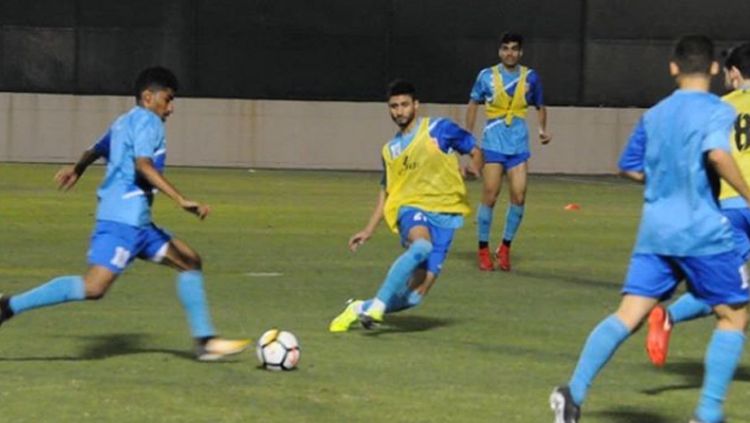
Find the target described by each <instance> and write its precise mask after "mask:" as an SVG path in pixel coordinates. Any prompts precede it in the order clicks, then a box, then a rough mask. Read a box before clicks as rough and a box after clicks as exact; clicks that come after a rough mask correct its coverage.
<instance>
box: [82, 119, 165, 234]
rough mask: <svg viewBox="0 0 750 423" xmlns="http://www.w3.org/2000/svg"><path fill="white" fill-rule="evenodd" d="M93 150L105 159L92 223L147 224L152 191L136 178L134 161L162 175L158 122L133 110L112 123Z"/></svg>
mask: <svg viewBox="0 0 750 423" xmlns="http://www.w3.org/2000/svg"><path fill="white" fill-rule="evenodd" d="M94 150H95V151H96V152H97V153H99V154H100V155H102V156H103V157H105V158H106V159H107V172H106V174H105V176H104V180H103V181H102V183H101V185H100V186H99V189H98V190H97V197H98V198H99V205H98V207H97V212H96V219H97V220H106V221H112V222H119V223H124V224H126V225H131V226H138V227H141V226H145V225H148V224H149V223H151V204H152V202H153V195H154V192H153V191H154V188H153V187H152V186H151V185H150V184H149V183H148V182H147V181H146V180H145V179H143V178H142V177H140V176H139V175H138V173H137V172H136V169H135V161H136V159H137V158H140V157H147V158H150V159H151V160H152V161H153V163H154V167H155V168H156V169H157V170H158V171H159V172H163V171H164V167H165V161H166V153H167V144H166V137H165V131H164V123H163V122H162V120H161V119H160V118H159V117H158V116H157V115H156V114H154V113H153V112H151V111H149V110H147V109H145V108H142V107H139V106H136V107H134V108H132V109H131V110H130V111H128V112H127V113H125V114H123V115H121V116H120V117H118V118H117V119H116V120H115V122H114V123H113V124H112V126H111V127H110V128H109V131H107V133H106V134H105V135H104V136H103V137H102V138H101V139H100V140H99V141H98V142H97V143H96V144H95V145H94Z"/></svg>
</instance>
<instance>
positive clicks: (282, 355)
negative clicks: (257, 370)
mask: <svg viewBox="0 0 750 423" xmlns="http://www.w3.org/2000/svg"><path fill="white" fill-rule="evenodd" d="M255 352H256V353H257V354H258V361H260V364H261V366H263V368H265V369H268V370H293V369H295V368H296V367H297V363H299V356H300V349H299V342H298V341H297V337H295V336H294V335H293V334H292V333H291V332H287V331H283V330H279V329H270V330H267V331H266V332H264V333H263V335H261V337H260V339H258V345H257V346H256V349H255Z"/></svg>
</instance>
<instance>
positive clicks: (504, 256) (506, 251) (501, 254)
mask: <svg viewBox="0 0 750 423" xmlns="http://www.w3.org/2000/svg"><path fill="white" fill-rule="evenodd" d="M495 255H496V256H497V265H498V267H499V268H500V270H502V271H503V272H510V247H508V246H506V245H505V244H500V246H499V247H497V250H496V251H495Z"/></svg>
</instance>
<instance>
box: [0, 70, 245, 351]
mask: <svg viewBox="0 0 750 423" xmlns="http://www.w3.org/2000/svg"><path fill="white" fill-rule="evenodd" d="M177 87H178V83H177V78H176V77H175V75H174V74H173V73H172V72H171V71H169V70H168V69H165V68H161V67H154V68H148V69H145V70H143V71H142V72H141V73H140V75H139V76H138V78H137V79H136V81H135V97H136V106H135V107H133V108H132V109H130V111H128V112H127V113H125V114H123V115H121V116H120V117H118V118H117V119H116V120H115V121H114V123H112V126H110V128H109V130H108V131H107V133H106V134H105V135H104V136H103V137H102V139H101V140H99V142H97V143H96V144H95V145H94V146H93V147H91V148H90V149H88V150H86V151H85V152H84V153H83V155H82V156H81V158H80V159H79V160H78V162H77V163H76V164H75V165H73V166H67V167H65V168H63V169H61V170H60V171H59V172H58V173H57V175H55V179H56V180H57V182H58V184H59V186H60V188H64V189H66V190H67V189H70V188H71V187H72V186H73V185H75V183H76V182H77V181H78V179H79V178H80V177H81V175H82V174H83V173H84V171H85V170H86V168H87V167H88V166H89V165H90V164H91V163H93V162H95V161H96V160H97V159H98V158H100V157H103V158H105V159H106V160H107V173H106V175H105V177H104V181H103V182H102V183H101V185H100V186H99V190H98V191H97V196H98V198H99V204H98V207H97V212H96V226H95V227H94V231H93V234H92V235H91V244H90V248H89V253H88V262H89V268H88V270H87V271H86V273H85V274H84V275H82V276H79V275H76V276H60V277H57V278H54V279H52V280H50V281H49V282H47V283H46V284H43V285H41V286H38V287H36V288H34V289H32V290H30V291H26V292H23V293H20V294H15V295H12V296H8V295H2V296H0V323H3V322H5V321H7V320H8V319H10V318H11V317H13V316H17V315H19V314H21V313H25V312H27V311H29V310H33V309H36V308H41V307H49V306H53V305H56V304H61V303H67V302H72V301H83V300H98V299H100V298H102V297H103V296H104V294H105V293H106V292H107V290H108V289H109V287H110V286H112V284H113V283H114V282H115V280H117V278H118V277H119V275H120V274H121V273H122V272H123V271H124V270H125V268H126V267H127V266H128V265H129V264H130V263H131V262H132V261H133V260H134V259H135V258H136V257H137V258H140V259H143V260H149V261H153V262H156V263H160V264H163V265H167V266H170V267H172V268H174V269H176V270H177V272H178V274H177V295H178V297H179V299H180V302H181V303H182V306H183V308H184V309H185V312H186V314H187V319H188V324H189V326H190V330H191V333H192V336H193V338H194V340H195V351H196V358H197V359H198V360H201V361H213V360H219V359H222V358H224V357H227V356H229V355H232V354H237V353H239V352H241V351H243V350H245V349H246V348H247V347H248V346H249V344H250V341H249V340H228V339H223V338H219V337H218V336H217V335H216V330H215V329H214V326H213V324H212V322H211V317H210V314H209V310H208V302H207V300H206V294H205V291H204V288H203V272H202V270H201V265H202V263H201V258H200V256H199V255H198V253H197V252H196V251H195V250H193V249H192V248H191V247H190V246H189V245H188V244H186V243H185V242H183V241H180V240H178V239H176V238H173V237H172V236H171V235H170V234H169V233H167V232H166V231H164V230H162V229H161V228H159V227H157V226H156V225H154V223H153V222H152V220H151V205H152V203H153V199H154V192H155V191H156V190H158V191H161V192H162V193H164V194H165V195H167V196H168V197H169V198H171V199H172V200H174V201H175V202H176V203H177V204H179V206H180V207H182V208H183V209H184V210H185V211H187V212H189V213H192V214H195V215H196V216H198V218H200V219H201V220H203V219H205V218H206V216H208V214H209V212H210V208H209V206H207V205H205V204H201V203H198V202H196V201H191V200H189V199H187V198H185V197H184V196H183V195H182V194H180V192H179V191H177V189H176V188H175V187H174V186H173V185H172V184H171V183H170V182H169V181H168V180H167V179H166V178H165V177H164V176H163V174H162V173H163V172H164V166H165V158H166V152H167V150H166V139H165V133H164V122H165V121H166V120H167V118H168V117H169V115H171V114H172V112H173V111H174V104H173V100H174V96H175V93H176V91H177Z"/></svg>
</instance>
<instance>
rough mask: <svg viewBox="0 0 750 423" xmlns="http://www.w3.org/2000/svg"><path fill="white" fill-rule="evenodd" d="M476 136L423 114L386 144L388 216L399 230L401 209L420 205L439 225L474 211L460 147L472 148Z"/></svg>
mask: <svg viewBox="0 0 750 423" xmlns="http://www.w3.org/2000/svg"><path fill="white" fill-rule="evenodd" d="M475 144H476V143H475V140H474V137H473V136H472V135H471V134H470V133H469V132H467V131H465V130H464V129H462V128H461V127H459V126H458V125H457V124H456V123H454V122H452V121H450V120H448V119H443V118H437V119H430V118H422V119H420V120H418V121H417V122H416V123H415V125H414V128H413V129H412V130H411V131H410V132H408V133H405V134H402V133H398V134H396V136H395V137H394V138H393V139H391V140H390V141H388V142H387V143H386V144H385V145H384V146H383V151H382V159H383V167H384V174H383V180H382V184H383V186H384V187H385V190H386V192H387V194H388V197H387V198H386V204H385V210H384V213H385V220H386V223H387V224H388V226H389V227H390V228H391V230H393V231H397V221H398V217H399V214H400V213H402V212H403V211H404V210H406V209H407V208H417V209H419V210H421V211H423V212H425V214H426V215H427V217H428V219H429V220H430V223H432V224H433V225H435V226H437V227H444V228H458V227H461V226H462V225H463V216H464V215H465V214H467V213H468V212H469V206H468V202H467V200H466V187H465V185H464V183H463V179H462V178H461V175H460V174H459V171H458V166H459V165H458V158H457V157H456V154H454V153H455V152H457V153H460V154H468V153H469V152H471V150H472V149H473V148H474V146H475Z"/></svg>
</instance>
